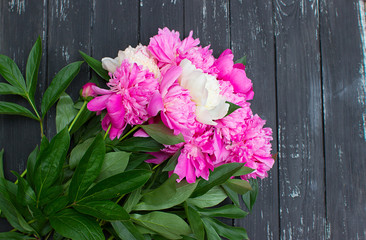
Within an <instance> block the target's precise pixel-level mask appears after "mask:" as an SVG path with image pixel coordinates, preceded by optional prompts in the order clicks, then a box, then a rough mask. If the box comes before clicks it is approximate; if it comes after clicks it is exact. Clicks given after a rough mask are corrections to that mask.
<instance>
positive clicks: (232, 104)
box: [225, 101, 241, 117]
mask: <svg viewBox="0 0 366 240" xmlns="http://www.w3.org/2000/svg"><path fill="white" fill-rule="evenodd" d="M226 103H228V104H229V105H230V106H229V110H228V111H227V113H226V115H225V117H226V116H227V115H230V114H231V113H232V112H234V111H235V110H236V109H239V108H241V107H240V106H239V105H236V104H235V103H232V102H228V101H226Z"/></svg>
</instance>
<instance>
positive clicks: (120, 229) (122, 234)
mask: <svg viewBox="0 0 366 240" xmlns="http://www.w3.org/2000/svg"><path fill="white" fill-rule="evenodd" d="M111 224H112V227H113V229H114V230H115V231H116V234H117V235H118V237H119V238H120V239H126V240H145V238H144V236H142V234H141V233H140V232H139V231H138V230H137V228H136V227H135V225H134V224H133V223H132V222H131V221H113V222H111Z"/></svg>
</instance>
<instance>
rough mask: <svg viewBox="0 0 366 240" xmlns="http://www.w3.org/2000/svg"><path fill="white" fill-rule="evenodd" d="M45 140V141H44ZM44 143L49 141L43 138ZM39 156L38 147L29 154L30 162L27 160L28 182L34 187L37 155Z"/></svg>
mask: <svg viewBox="0 0 366 240" xmlns="http://www.w3.org/2000/svg"><path fill="white" fill-rule="evenodd" d="M44 139H45V140H44ZM42 141H47V143H48V140H47V138H46V137H43V139H42ZM38 154H39V150H38V146H36V148H35V149H34V150H33V151H32V152H31V153H30V154H29V156H28V160H27V181H28V182H29V184H30V185H31V186H32V187H34V167H35V165H36V161H37V155H38Z"/></svg>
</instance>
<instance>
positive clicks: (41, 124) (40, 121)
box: [39, 119, 44, 138]
mask: <svg viewBox="0 0 366 240" xmlns="http://www.w3.org/2000/svg"><path fill="white" fill-rule="evenodd" d="M39 125H40V126H41V137H42V138H43V137H44V133H43V123H42V119H39Z"/></svg>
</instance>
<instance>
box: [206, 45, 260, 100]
mask: <svg viewBox="0 0 366 240" xmlns="http://www.w3.org/2000/svg"><path fill="white" fill-rule="evenodd" d="M233 59H234V55H233V53H232V51H231V50H230V49H226V50H225V51H224V52H222V53H221V55H220V57H219V58H218V59H217V60H216V61H215V63H214V65H213V67H215V68H216V69H217V76H218V79H222V80H225V81H229V82H230V83H231V84H232V85H233V87H234V91H235V92H236V93H242V94H244V96H245V98H246V100H251V99H253V95H254V92H253V84H252V81H251V80H250V79H249V78H248V77H247V75H246V73H245V66H244V65H243V64H241V63H237V64H234V62H233Z"/></svg>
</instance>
